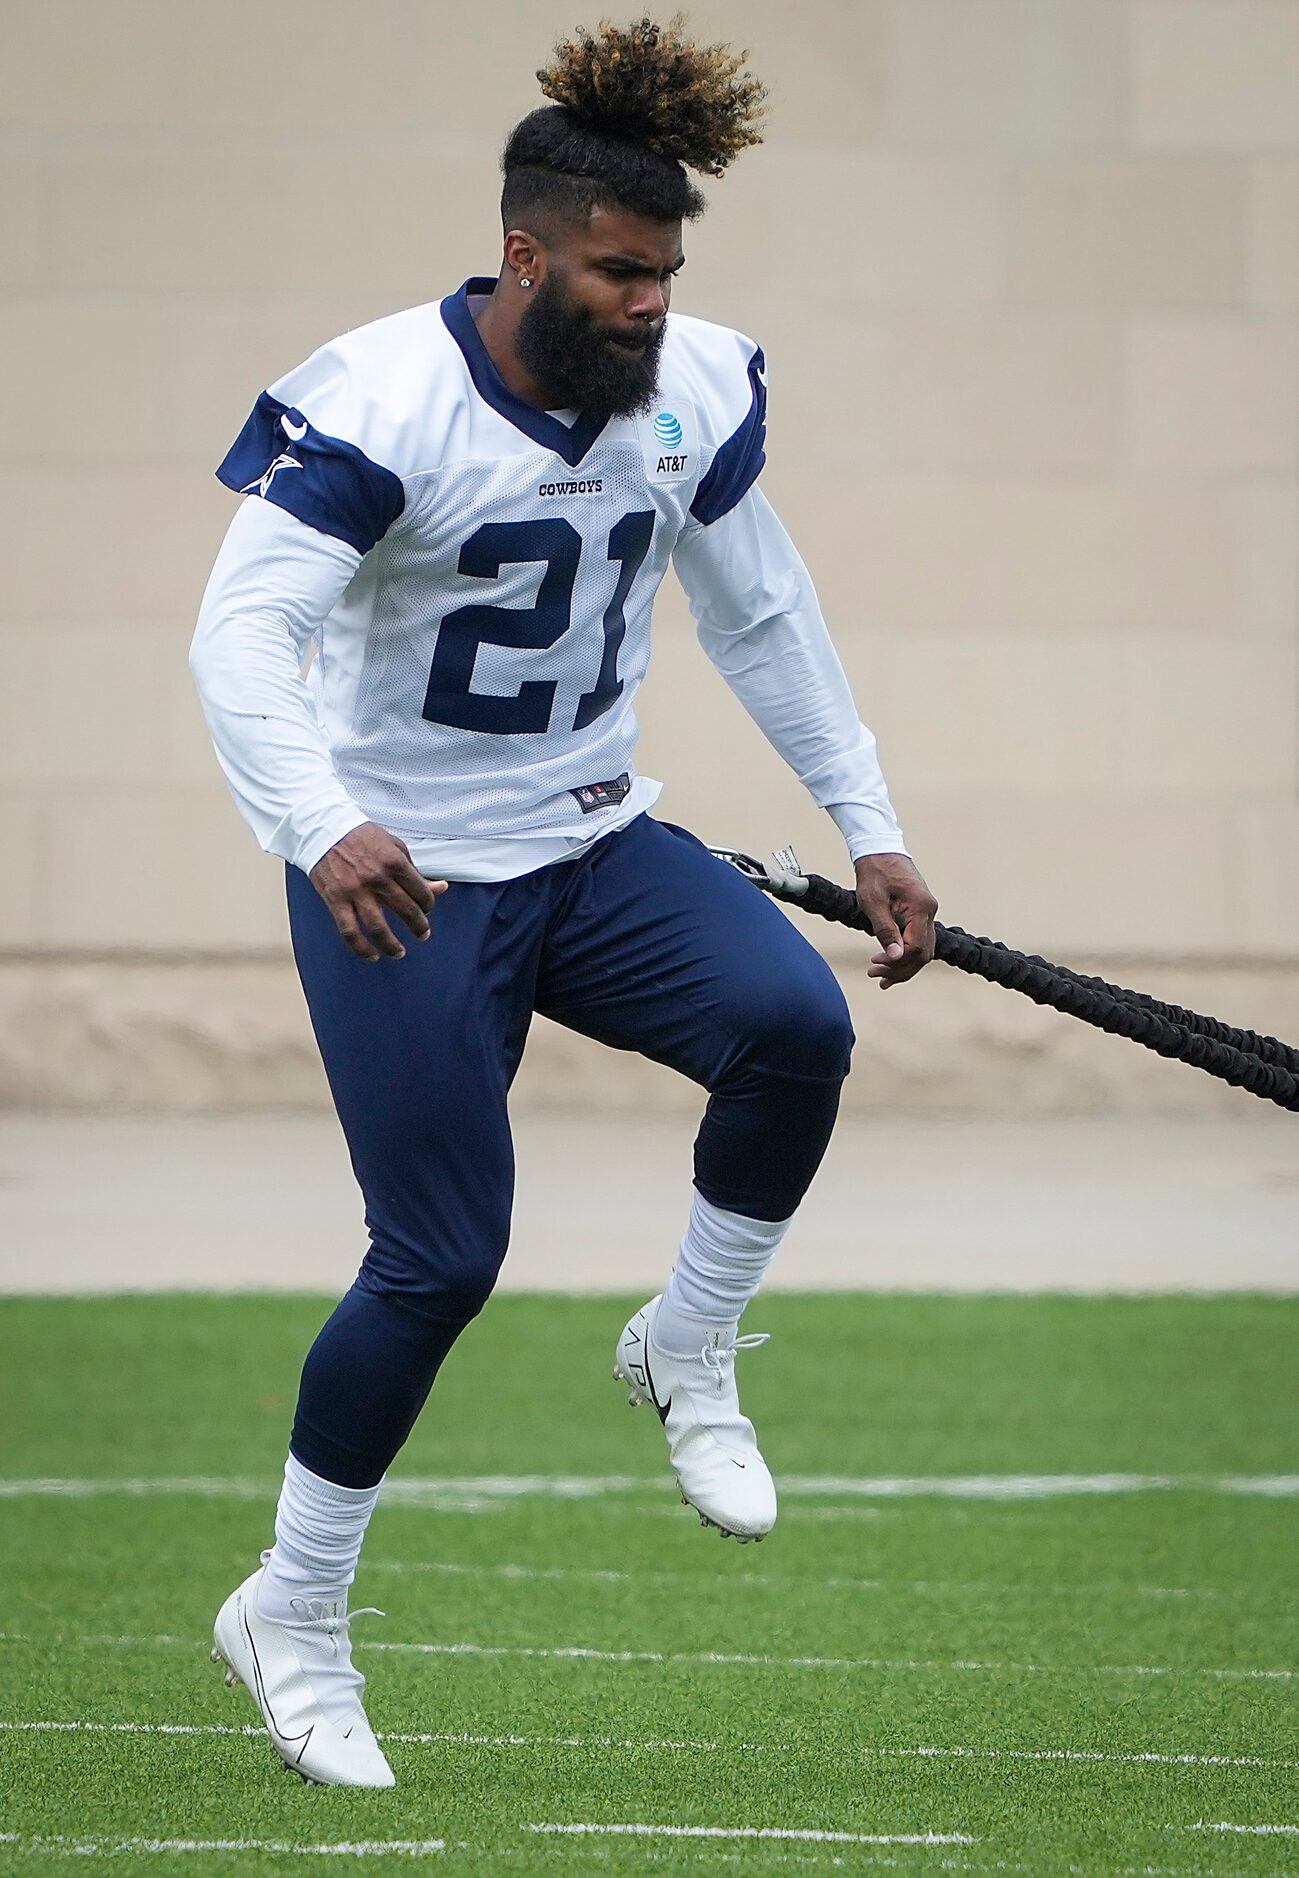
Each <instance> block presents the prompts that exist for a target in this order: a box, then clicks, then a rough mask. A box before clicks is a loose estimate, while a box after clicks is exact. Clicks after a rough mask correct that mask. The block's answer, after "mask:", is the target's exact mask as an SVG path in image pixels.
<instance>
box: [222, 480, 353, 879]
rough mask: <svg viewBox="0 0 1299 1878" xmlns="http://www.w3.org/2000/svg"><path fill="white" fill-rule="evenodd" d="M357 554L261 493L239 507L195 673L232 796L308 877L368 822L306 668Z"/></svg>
mask: <svg viewBox="0 0 1299 1878" xmlns="http://www.w3.org/2000/svg"><path fill="white" fill-rule="evenodd" d="M358 560H359V557H358V555H357V554H356V553H355V551H354V550H353V549H351V548H349V547H347V546H345V544H343V543H342V542H339V541H334V540H332V539H330V538H329V537H327V536H324V535H321V534H318V533H317V532H316V531H315V530H314V529H310V528H307V527H305V526H304V525H303V524H302V523H300V522H298V521H296V520H294V518H293V517H291V516H287V515H285V514H284V513H283V512H282V511H280V510H278V509H275V508H273V507H272V506H271V505H270V504H269V503H264V502H261V501H259V500H257V499H256V498H249V499H248V500H246V501H244V502H243V503H241V504H240V507H239V509H238V511H237V513H236V515H235V519H234V521H233V522H232V524H231V527H230V530H229V532H228V533H227V535H226V539H225V542H224V544H223V545H222V548H221V552H220V554H219V555H218V557H217V561H216V565H215V567H214V568H213V570H212V577H211V579H210V580H209V582H208V586H207V591H206V593H205V594H204V596H203V604H202V607H201V609H200V612H199V619H198V626H197V628H196V630H195V634H194V641H193V644H192V646H191V648H190V669H191V671H192V672H193V675H194V680H195V683H196V685H197V687H198V692H199V697H200V699H201V701H202V705H203V713H204V716H205V718H206V719H207V725H208V730H209V732H210V733H211V736H212V741H213V744H214V745H215V747H216V752H217V758H218V760H219V762H220V764H221V768H222V770H223V771H224V773H225V777H226V781H227V782H228V784H229V785H230V790H231V793H232V794H233V796H234V799H235V802H236V804H237V805H238V808H239V811H240V813H241V814H242V816H243V818H244V820H245V821H246V822H247V823H248V825H249V827H250V828H251V829H252V831H253V833H254V834H255V835H256V837H257V839H258V841H259V842H260V844H261V846H262V847H263V848H264V849H265V850H266V851H267V852H268V853H270V854H276V855H279V856H280V857H281V858H282V859H284V860H286V861H289V862H291V863H292V864H293V865H294V866H297V867H301V868H303V869H304V870H305V871H310V869H311V868H312V867H313V866H314V865H315V864H316V862H317V861H318V860H319V859H320V857H321V855H323V854H324V853H325V852H326V851H327V850H328V849H329V848H331V847H332V846H333V845H334V843H335V842H337V841H339V840H341V839H342V837H343V836H344V835H345V834H347V833H348V832H349V831H350V830H351V829H353V828H356V827H358V826H359V825H360V824H361V823H362V822H364V821H365V820H366V817H365V815H364V814H363V813H362V812H361V810H360V809H359V808H358V807H357V806H356V804H355V803H354V802H353V801H352V800H351V798H350V796H349V795H348V794H347V791H346V790H345V789H344V788H343V785H342V783H341V782H340V780H339V778H338V775H337V773H336V771H335V769H334V765H333V761H332V759H331V756H330V752H329V745H328V742H327V740H326V738H325V734H324V731H323V730H322V728H321V725H320V723H319V721H318V720H317V717H316V713H315V709H314V707H313V704H312V700H311V696H310V694H309V692H308V690H307V687H306V685H305V684H304V682H303V679H302V674H301V667H302V661H303V657H304V655H305V651H306V648H307V646H308V645H309V643H310V641H311V638H312V635H313V634H314V632H315V631H316V630H317V628H318V627H319V625H320V623H321V622H322V621H323V620H324V619H325V618H326V616H327V615H328V614H329V612H330V611H331V609H332V608H333V606H334V605H335V604H336V602H337V600H338V598H339V596H340V595H341V594H342V592H343V590H344V588H345V587H346V586H347V584H348V582H349V581H350V579H351V578H352V575H353V573H354V572H355V570H356V567H357V564H358Z"/></svg>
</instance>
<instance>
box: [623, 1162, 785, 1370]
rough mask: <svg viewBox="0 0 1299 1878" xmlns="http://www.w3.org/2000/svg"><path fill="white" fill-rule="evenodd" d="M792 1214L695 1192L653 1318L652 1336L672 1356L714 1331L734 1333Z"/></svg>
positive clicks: (689, 1352)
mask: <svg viewBox="0 0 1299 1878" xmlns="http://www.w3.org/2000/svg"><path fill="white" fill-rule="evenodd" d="M791 1223H792V1221H791V1220H788V1219H774V1220H767V1219H747V1218H746V1217H745V1215H744V1214H743V1213H728V1212H726V1211H725V1210H724V1209H723V1208H722V1207H720V1206H714V1205H713V1204H712V1202H711V1201H709V1200H705V1199H704V1197H703V1195H702V1194H701V1193H699V1192H696V1194H695V1197H694V1202H693V1204H692V1205H691V1208H690V1223H689V1225H688V1226H687V1227H686V1236H685V1238H684V1239H683V1240H682V1241H681V1250H680V1252H679V1253H678V1254H677V1262H676V1265H675V1266H674V1268H673V1272H672V1276H671V1278H669V1279H668V1282H667V1285H666V1287H665V1289H664V1292H663V1298H662V1302H661V1303H660V1305H659V1308H658V1315H657V1317H656V1318H655V1320H654V1341H655V1343H656V1344H657V1345H658V1347H659V1348H660V1350H663V1351H664V1352H665V1353H666V1354H667V1355H669V1356H694V1355H697V1353H698V1351H699V1349H700V1348H701V1346H702V1343H703V1340H704V1338H705V1337H706V1336H708V1335H709V1334H710V1333H711V1332H713V1331H718V1332H720V1333H721V1335H722V1336H723V1338H725V1339H728V1340H729V1338H730V1337H733V1336H734V1335H735V1333H736V1331H737V1330H738V1328H739V1323H740V1314H741V1312H742V1311H743V1310H744V1307H745V1305H746V1304H747V1303H748V1302H749V1300H750V1299H751V1298H752V1297H753V1296H754V1294H755V1292H756V1291H757V1289H758V1286H759V1285H760V1284H761V1283H762V1280H763V1277H764V1275H765V1273H766V1270H767V1267H768V1265H770V1263H771V1261H772V1259H773V1258H774V1257H775V1256H776V1252H777V1250H778V1248H779V1246H780V1242H781V1240H782V1239H783V1238H784V1236H785V1234H786V1233H787V1232H788V1231H789V1228H790V1225H791Z"/></svg>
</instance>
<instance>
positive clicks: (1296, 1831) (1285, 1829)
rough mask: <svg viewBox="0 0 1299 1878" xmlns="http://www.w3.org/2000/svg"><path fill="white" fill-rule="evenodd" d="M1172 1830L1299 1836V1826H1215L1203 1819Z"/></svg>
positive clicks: (1224, 1822)
mask: <svg viewBox="0 0 1299 1878" xmlns="http://www.w3.org/2000/svg"><path fill="white" fill-rule="evenodd" d="M1172 1830H1173V1831H1174V1832H1177V1831H1179V1830H1180V1831H1182V1832H1257V1833H1282V1834H1289V1835H1299V1826H1230V1825H1228V1824H1227V1822H1226V1820H1219V1822H1218V1823H1217V1824H1216V1825H1210V1824H1209V1822H1208V1821H1207V1820H1204V1819H1201V1820H1197V1821H1196V1823H1195V1825H1194V1826H1182V1827H1180V1828H1179V1827H1177V1826H1174V1827H1173V1828H1172Z"/></svg>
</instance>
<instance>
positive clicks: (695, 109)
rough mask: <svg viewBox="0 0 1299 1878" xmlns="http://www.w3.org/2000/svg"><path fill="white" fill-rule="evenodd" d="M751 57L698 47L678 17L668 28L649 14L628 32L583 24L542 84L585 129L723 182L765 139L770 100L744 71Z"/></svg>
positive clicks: (544, 72)
mask: <svg viewBox="0 0 1299 1878" xmlns="http://www.w3.org/2000/svg"><path fill="white" fill-rule="evenodd" d="M747 57H748V54H747V52H741V53H733V52H731V51H730V49H729V48H728V47H726V46H698V45H696V44H695V43H694V42H693V40H690V39H687V38H686V36H685V20H684V18H683V16H682V15H681V14H680V13H678V14H676V15H675V16H674V17H673V18H672V19H671V20H669V21H668V23H667V25H666V26H659V25H657V24H656V23H655V22H654V21H653V20H651V19H650V18H649V17H648V15H646V16H645V17H644V18H642V19H639V20H637V21H635V22H634V24H632V25H631V26H627V27H617V26H614V25H612V24H611V23H610V22H609V21H608V20H602V21H601V22H600V28H599V31H598V32H595V33H591V32H588V31H587V30H586V28H585V27H579V28H578V30H577V33H576V35H575V36H574V37H573V38H572V39H566V40H563V41H562V42H561V43H560V44H559V45H558V46H556V48H555V59H554V63H553V64H552V65H548V66H545V67H543V68H542V70H541V71H539V72H538V73H537V77H538V79H539V80H540V82H541V89H542V91H543V92H544V93H545V95H546V96H547V97H548V98H553V99H554V101H555V103H556V104H559V105H562V106H564V108H565V109H566V111H568V113H569V114H570V116H571V117H572V119H573V120H574V121H575V122H576V123H577V124H578V125H580V126H581V127H582V128H583V129H585V130H590V131H595V132H602V133H604V134H605V135H607V136H610V137H616V138H621V139H625V140H626V141H627V142H629V143H635V144H639V145H641V146H642V148H644V149H646V150H649V151H652V152H653V153H654V154H655V155H656V156H660V157H664V158H666V159H667V160H668V161H669V162H674V163H684V164H686V165H687V166H688V167H689V168H690V169H693V170H698V171H699V172H700V173H701V174H703V175H705V176H720V175H721V174H722V172H723V171H724V170H725V169H726V167H727V165H728V164H729V163H731V162H733V161H734V159H735V158H736V157H737V156H738V155H739V153H740V151H741V150H744V149H746V148H747V147H748V146H749V145H751V144H757V143H761V142H762V131H761V129H760V128H759V127H760V125H761V122H762V117H763V109H762V107H763V103H764V100H765V98H766V96H767V93H766V90H765V88H764V87H763V86H762V85H761V84H759V82H758V80H757V79H756V78H754V77H752V76H751V75H749V74H747V73H745V72H744V71H743V66H744V61H745V59H746V58H747Z"/></svg>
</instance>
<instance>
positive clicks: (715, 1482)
mask: <svg viewBox="0 0 1299 1878" xmlns="http://www.w3.org/2000/svg"><path fill="white" fill-rule="evenodd" d="M658 1307H659V1299H658V1298H651V1299H650V1301H649V1303H648V1304H647V1305H645V1307H644V1308H643V1309H642V1310H639V1311H637V1313H636V1315H635V1316H634V1317H633V1318H632V1320H631V1322H630V1323H629V1324H628V1326H627V1328H626V1329H625V1330H624V1331H623V1333H622V1335H621V1337H619V1339H618V1347H617V1350H616V1351H615V1352H614V1360H613V1375H614V1381H615V1382H625V1383H626V1384H627V1391H628V1393H627V1400H628V1401H629V1402H630V1403H631V1405H632V1407H633V1408H635V1407H637V1406H638V1405H639V1404H640V1403H642V1402H651V1403H653V1405H654V1407H655V1408H656V1409H657V1410H658V1416H659V1420H660V1421H661V1422H662V1424H663V1427H664V1430H665V1432H666V1434H667V1438H668V1455H669V1457H670V1459H671V1462H672V1466H673V1469H674V1470H675V1472H676V1477H677V1485H678V1486H679V1487H680V1489H681V1497H682V1499H683V1500H684V1501H685V1503H686V1505H687V1506H693V1507H694V1509H695V1511H696V1512H697V1513H698V1515H699V1520H700V1524H701V1525H704V1526H715V1527H716V1528H717V1530H718V1531H719V1532H720V1533H721V1535H722V1537H723V1538H725V1539H738V1540H739V1541H740V1543H741V1545H747V1544H748V1542H749V1541H750V1540H752V1539H765V1538H766V1536H767V1534H768V1533H769V1532H770V1531H771V1529H772V1527H773V1526H774V1525H775V1523H776V1487H775V1483H774V1481H773V1480H772V1478H771V1472H770V1470H769V1468H768V1466H767V1463H766V1462H765V1461H764V1460H763V1458H762V1455H761V1454H760V1453H759V1451H758V1442H757V1437H756V1436H755V1434H754V1432H753V1423H752V1422H751V1421H748V1420H747V1419H746V1418H745V1417H744V1416H743V1415H741V1413H740V1398H739V1396H738V1394H737V1393H736V1388H735V1352H736V1351H737V1350H753V1349H756V1348H757V1346H758V1345H759V1344H760V1343H766V1341H767V1338H766V1337H765V1335H764V1336H751V1337H737V1338H736V1339H735V1341H734V1342H733V1343H731V1344H723V1343H722V1342H721V1340H720V1339H719V1338H718V1336H717V1335H716V1334H715V1333H714V1334H713V1335H712V1336H710V1337H709V1338H708V1340H707V1342H706V1343H704V1345H703V1346H702V1348H701V1349H700V1351H699V1354H698V1355H697V1356H668V1355H665V1353H664V1352H663V1351H662V1350H660V1349H659V1348H658V1346H657V1344H655V1343H654V1341H653V1333H654V1320H655V1318H656V1317H657V1316H658Z"/></svg>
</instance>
